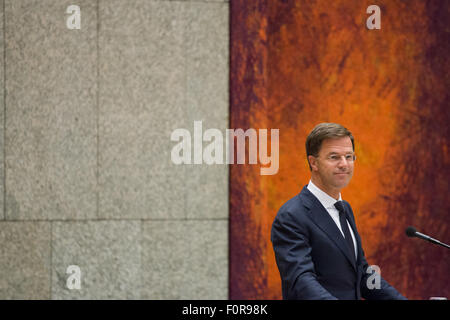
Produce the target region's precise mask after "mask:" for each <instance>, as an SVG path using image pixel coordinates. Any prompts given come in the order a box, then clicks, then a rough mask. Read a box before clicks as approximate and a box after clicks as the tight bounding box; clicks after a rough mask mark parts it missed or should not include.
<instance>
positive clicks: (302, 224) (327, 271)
mask: <svg viewBox="0 0 450 320" xmlns="http://www.w3.org/2000/svg"><path fill="white" fill-rule="evenodd" d="M344 204H345V206H346V209H347V213H348V214H347V219H348V221H349V223H350V225H351V227H352V229H353V233H354V235H355V238H356V242H357V243H356V245H357V250H358V251H357V252H358V256H357V261H356V264H355V263H352V260H351V258H350V254H349V251H348V250H347V247H346V242H345V239H344V238H343V236H342V234H341V232H340V231H339V229H338V227H337V225H336V223H335V222H334V221H333V219H332V218H331V217H330V215H329V213H328V211H327V210H326V209H325V208H324V207H323V205H322V204H321V203H320V201H319V200H318V199H317V198H316V197H315V196H314V195H313V194H312V193H311V192H310V191H309V190H308V189H307V187H306V186H305V187H304V188H303V190H302V191H301V192H300V194H298V195H297V196H295V197H294V198H292V199H290V200H289V201H287V202H286V203H285V204H284V205H283V206H282V207H281V208H280V210H279V211H278V213H277V216H276V217H275V221H274V222H273V225H272V233H271V240H272V244H273V249H274V251H275V258H276V261H277V265H278V269H279V271H280V275H281V285H282V291H283V299H314V300H322V299H345V300H354V299H361V297H363V298H365V299H377V300H378V299H405V297H403V296H402V295H401V294H400V293H399V292H398V291H397V290H395V289H394V288H393V287H392V286H391V285H389V284H388V283H387V282H386V281H385V280H384V279H383V278H381V288H380V289H376V288H374V289H369V288H368V287H367V284H366V283H367V278H368V277H370V276H371V275H372V273H366V270H367V267H368V266H369V265H368V263H367V261H366V259H365V257H364V251H363V249H362V246H361V238H360V236H359V234H358V231H357V230H356V225H355V219H354V216H353V211H352V208H351V207H350V205H349V204H348V202H346V201H344ZM372 279H373V276H372V278H371V280H372ZM370 283H373V282H372V281H370Z"/></svg>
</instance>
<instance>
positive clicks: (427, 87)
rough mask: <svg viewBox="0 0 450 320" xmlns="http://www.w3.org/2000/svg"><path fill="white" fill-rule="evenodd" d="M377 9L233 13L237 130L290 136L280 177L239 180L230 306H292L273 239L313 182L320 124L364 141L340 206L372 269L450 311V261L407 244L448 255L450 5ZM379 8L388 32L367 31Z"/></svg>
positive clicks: (247, 4) (233, 121)
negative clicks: (279, 219) (311, 146)
mask: <svg viewBox="0 0 450 320" xmlns="http://www.w3.org/2000/svg"><path fill="white" fill-rule="evenodd" d="M375 2H376V3H375ZM375 2H374V1H360V0H355V1H349V0H336V1H328V0H317V1H309V0H296V1H293V0H292V1H282V0H260V1H259V0H252V1H247V0H231V24H230V26H231V42H230V43H231V61H230V67H231V73H230V104H231V107H230V127H231V128H243V129H244V130H245V129H248V128H254V129H259V128H267V129H271V128H278V129H279V130H280V131H279V171H278V173H277V174H276V175H272V176H262V175H260V167H259V165H231V166H230V277H229V279H230V280H229V281H230V298H231V299H280V298H281V282H280V276H279V273H278V269H277V266H276V263H275V258H274V253H273V249H272V245H271V242H270V229H271V225H272V222H273V219H274V217H275V215H276V213H277V211H278V209H279V208H280V207H281V205H282V204H283V203H284V202H286V201H287V200H288V199H290V198H291V197H293V196H295V195H296V194H298V193H299V192H300V190H301V188H302V187H303V186H304V185H306V184H307V183H308V181H309V169H308V166H307V162H306V155H305V147H304V143H305V139H306V136H307V135H308V133H309V132H310V131H311V130H312V128H313V127H314V126H315V125H316V124H317V123H320V122H338V123H341V124H343V125H344V126H346V127H347V128H348V129H349V130H350V131H351V132H352V133H353V135H354V136H355V140H356V141H355V142H356V154H357V163H356V164H355V174H354V178H353V180H352V181H351V183H350V185H349V186H348V187H347V188H345V189H344V190H343V192H342V195H343V198H344V199H345V200H347V201H349V202H350V203H351V205H352V207H353V211H354V212H355V218H356V223H357V227H358V230H359V233H360V235H361V237H362V241H363V247H364V250H365V254H366V258H367V260H368V262H369V263H370V264H376V265H378V266H380V268H381V274H382V276H383V277H384V278H385V279H386V280H388V281H389V282H390V283H391V284H392V285H393V286H395V287H396V288H397V289H398V290H399V291H400V292H402V293H403V294H404V295H406V296H407V297H408V298H410V299H428V298H429V297H430V296H447V297H448V298H450V286H449V280H450V277H449V271H450V270H449V269H450V268H449V265H450V259H449V252H448V250H447V249H445V248H443V247H438V246H435V245H432V244H430V243H427V242H425V241H421V240H419V239H411V238H407V237H406V236H405V233H404V230H405V228H406V227H407V226H408V225H413V226H415V227H416V228H417V229H418V230H420V231H421V232H423V233H426V234H429V235H431V236H433V237H435V238H437V239H440V240H442V241H443V242H447V243H448V242H450V235H449V227H448V222H449V211H450V202H449V200H448V196H447V193H448V191H449V186H448V181H449V177H450V175H449V173H450V169H449V151H448V145H449V140H450V132H449V122H450V111H449V105H448V101H449V95H448V88H449V84H450V83H449V71H450V70H449V59H448V53H449V41H448V39H449V28H448V18H449V1H446V0H442V1H438V0H430V1H422V0H411V1H401V0H389V1H375ZM371 4H377V5H378V6H379V7H380V8H381V30H368V29H367V28H366V19H367V18H368V17H369V14H367V13H366V8H367V7H368V6H369V5H371ZM269 131H270V130H269ZM269 145H270V144H269ZM247 162H248V158H247Z"/></svg>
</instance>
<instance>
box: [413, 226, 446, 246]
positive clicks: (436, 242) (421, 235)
mask: <svg viewBox="0 0 450 320" xmlns="http://www.w3.org/2000/svg"><path fill="white" fill-rule="evenodd" d="M405 232H406V235H407V236H408V237H411V238H412V237H416V238H420V239H423V240H427V241H429V242H431V243H434V244H438V245H441V246H444V247H446V248H447V249H450V246H449V245H448V244H445V243H442V242H440V241H439V240H436V239H433V238H432V237H429V236H427V235H426V234H423V233H420V232H418V231H417V230H416V228H414V227H412V226H409V227H408V228H406V230H405Z"/></svg>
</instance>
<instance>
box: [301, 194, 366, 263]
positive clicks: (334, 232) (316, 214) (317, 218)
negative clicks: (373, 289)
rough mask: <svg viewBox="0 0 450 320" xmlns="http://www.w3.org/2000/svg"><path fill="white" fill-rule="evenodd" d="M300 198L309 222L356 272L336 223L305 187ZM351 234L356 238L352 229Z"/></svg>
mask: <svg viewBox="0 0 450 320" xmlns="http://www.w3.org/2000/svg"><path fill="white" fill-rule="evenodd" d="M300 196H301V197H302V198H303V200H305V201H303V203H304V204H305V206H306V207H308V209H309V216H310V217H311V220H312V221H313V222H314V223H315V224H316V225H317V227H319V228H320V229H321V230H322V231H323V232H324V233H325V234H326V235H327V236H328V237H329V238H330V240H331V241H333V242H334V243H335V244H336V246H337V247H338V248H339V250H341V252H342V254H343V255H344V256H345V257H346V258H347V260H348V261H349V263H350V264H351V265H352V266H353V268H354V269H355V270H356V266H355V264H354V263H353V259H352V258H351V256H350V252H349V251H348V249H347V243H346V242H345V239H344V237H343V236H342V233H341V231H340V230H339V228H338V227H337V225H336V223H335V222H334V221H333V219H332V218H331V217H330V214H329V213H328V211H327V210H326V209H325V208H324V207H323V205H322V204H321V203H320V201H319V200H318V199H317V198H316V197H315V196H314V195H313V194H312V193H311V192H310V191H309V190H308V189H307V188H306V187H304V188H303V190H302V192H301V193H300ZM349 220H350V219H349ZM352 228H353V225H352ZM353 233H354V234H355V238H356V233H355V229H354V228H353ZM358 256H359V254H358Z"/></svg>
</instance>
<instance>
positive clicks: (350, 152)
mask: <svg viewBox="0 0 450 320" xmlns="http://www.w3.org/2000/svg"><path fill="white" fill-rule="evenodd" d="M334 154H339V153H338V152H336V151H331V152H328V153H327V155H328V156H329V155H334ZM344 154H348V155H349V154H353V151H347V152H344Z"/></svg>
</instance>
